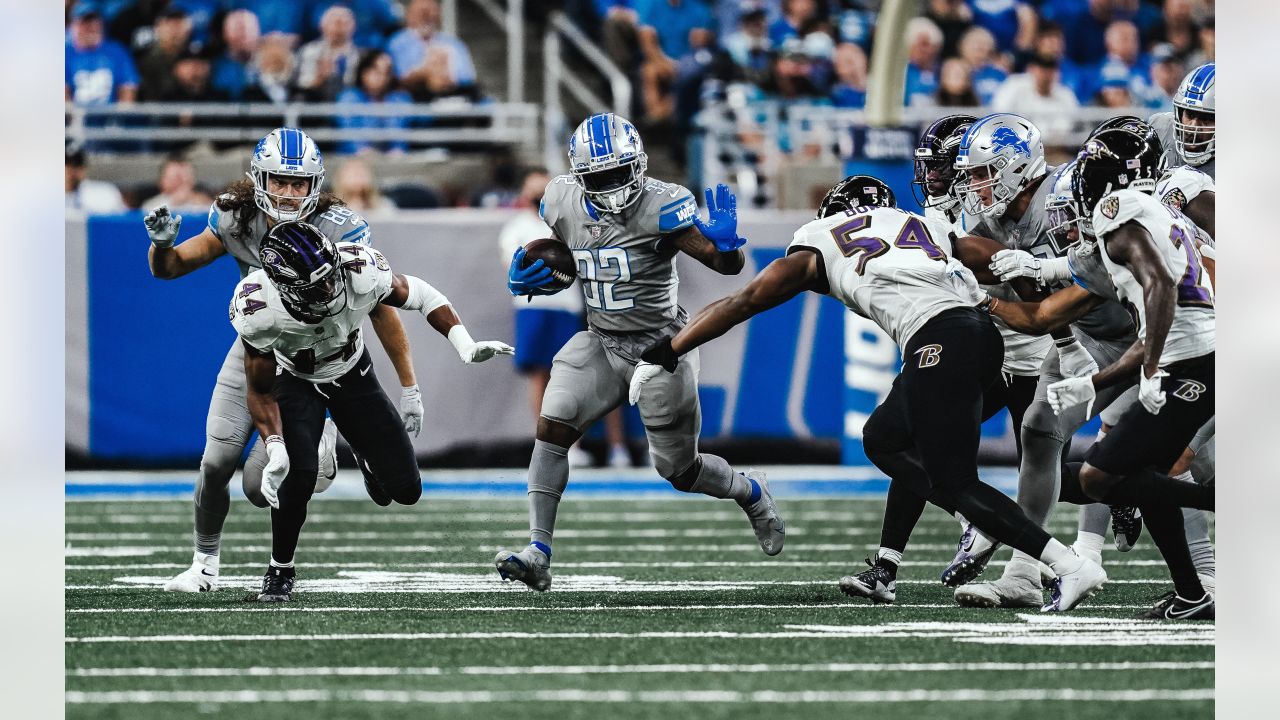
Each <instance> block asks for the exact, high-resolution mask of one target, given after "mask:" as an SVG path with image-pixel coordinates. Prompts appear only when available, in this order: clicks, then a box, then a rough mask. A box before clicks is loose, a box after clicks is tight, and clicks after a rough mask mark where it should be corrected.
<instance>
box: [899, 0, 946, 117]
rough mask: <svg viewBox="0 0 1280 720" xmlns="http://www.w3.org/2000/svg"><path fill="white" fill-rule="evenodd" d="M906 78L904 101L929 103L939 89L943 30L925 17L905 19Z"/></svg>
mask: <svg viewBox="0 0 1280 720" xmlns="http://www.w3.org/2000/svg"><path fill="white" fill-rule="evenodd" d="M906 43H907V79H906V83H905V87H904V88H903V96H904V97H903V102H905V103H906V104H907V105H922V104H923V105H929V104H931V103H932V102H933V96H934V94H935V93H936V92H938V54H939V53H940V52H941V50H942V31H941V30H939V29H938V26H937V25H934V24H933V21H932V20H930V19H928V18H923V17H916V18H911V20H909V21H907V31H906Z"/></svg>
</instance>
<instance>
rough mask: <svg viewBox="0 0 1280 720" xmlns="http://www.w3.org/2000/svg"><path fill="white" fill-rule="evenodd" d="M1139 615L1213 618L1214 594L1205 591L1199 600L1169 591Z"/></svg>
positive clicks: (1165, 618)
mask: <svg viewBox="0 0 1280 720" xmlns="http://www.w3.org/2000/svg"><path fill="white" fill-rule="evenodd" d="M1138 617H1139V618H1140V619H1142V620H1213V619H1214V617H1215V612H1214V606H1213V596H1212V595H1210V594H1209V593H1205V594H1204V597H1201V598H1200V599H1199V600H1187V599H1186V598H1184V597H1182V596H1180V595H1178V594H1177V593H1173V592H1168V593H1165V594H1164V595H1161V596H1160V599H1159V600H1157V601H1156V604H1155V605H1154V606H1153V607H1152V608H1151V609H1150V610H1147V611H1146V612H1144V613H1142V614H1141V615H1139V616H1138Z"/></svg>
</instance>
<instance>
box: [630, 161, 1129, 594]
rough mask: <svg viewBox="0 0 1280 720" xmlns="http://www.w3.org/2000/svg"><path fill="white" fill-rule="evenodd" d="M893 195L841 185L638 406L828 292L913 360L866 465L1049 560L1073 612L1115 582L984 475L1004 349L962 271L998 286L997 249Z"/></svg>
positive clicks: (711, 308)
mask: <svg viewBox="0 0 1280 720" xmlns="http://www.w3.org/2000/svg"><path fill="white" fill-rule="evenodd" d="M870 187H874V188H876V191H875V192H870V191H869V188H870ZM868 197H874V198H877V199H878V200H879V203H878V206H866V205H865V204H864V203H865V202H866V198H868ZM892 198H893V195H892V192H891V191H890V190H889V188H888V187H887V186H885V185H884V184H883V183H881V182H880V181H879V180H876V179H875V178H870V177H866V176H854V177H849V178H846V179H845V180H843V181H841V182H840V183H839V184H837V185H836V186H835V187H833V188H832V189H831V191H830V192H828V193H827V196H826V197H825V198H824V199H823V202H822V204H821V206H820V207H819V208H818V215H817V218H816V219H815V220H814V221H812V222H810V223H808V224H807V225H805V226H803V227H801V228H800V229H799V230H797V231H796V234H795V237H794V239H793V240H792V242H791V245H790V247H789V248H788V251H787V252H788V254H787V256H786V257H784V258H782V259H780V260H777V261H774V262H773V263H771V264H770V265H769V266H768V267H767V268H765V269H764V270H763V271H762V272H761V273H760V274H759V275H757V276H756V277H755V278H754V279H752V280H751V282H749V283H747V285H746V286H745V287H744V288H743V289H742V290H740V291H739V292H738V293H736V294H734V295H731V296H729V297H727V298H724V299H722V300H719V301H717V302H714V303H712V304H711V305H708V306H707V307H706V308H704V309H703V310H702V311H701V312H699V313H698V314H697V316H695V317H694V318H693V320H691V321H690V322H689V324H688V326H686V327H685V328H684V329H683V330H681V331H680V332H679V333H676V334H675V336H674V337H670V338H667V339H664V340H661V341H660V342H658V343H657V344H656V345H654V346H653V347H651V348H649V349H648V350H646V351H645V352H644V353H643V354H642V356H641V359H642V360H643V361H644V363H642V364H641V365H640V366H639V367H638V368H637V369H636V373H635V377H634V378H633V379H632V382H631V391H630V395H631V399H632V400H633V401H635V400H639V401H640V402H643V401H644V397H645V394H646V393H647V392H648V389H647V387H646V386H647V384H648V383H649V382H652V381H653V379H654V378H661V377H663V376H664V375H665V374H666V373H669V372H674V371H678V370H679V369H680V367H681V364H682V363H681V362H680V358H681V356H682V355H684V354H686V353H689V352H690V351H692V350H694V349H695V348H697V347H698V346H699V345H702V344H703V343H705V342H707V341H709V340H712V339H714V338H717V337H719V336H721V335H723V334H724V333H725V332H727V331H728V330H729V329H730V328H732V327H733V326H735V325H737V324H739V323H742V322H745V321H746V320H747V319H749V318H751V317H752V316H754V315H757V314H759V313H761V312H764V311H765V310H768V309H769V308H772V307H774V306H776V305H779V304H781V303H783V302H786V301H787V300H789V299H791V298H792V297H794V296H795V295H797V294H799V293H801V292H804V291H811V292H816V293H821V294H827V295H831V296H832V297H834V298H836V299H837V300H840V301H841V302H843V303H844V304H845V305H846V306H847V307H849V309H851V310H853V311H854V312H856V313H858V314H859V315H862V316H864V317H867V318H869V319H871V320H873V321H874V322H875V323H876V324H877V325H879V326H880V327H881V328H882V329H883V330H884V331H885V332H887V333H888V334H889V335H890V336H891V337H892V338H893V339H894V341H895V342H897V343H898V344H899V346H900V347H901V348H902V355H903V358H904V359H905V361H904V363H903V368H902V371H901V373H900V374H899V375H898V377H897V378H896V379H895V380H894V383H893V388H892V390H890V392H889V394H888V396H886V398H885V400H884V402H882V403H881V404H880V406H879V407H877V408H876V410H875V411H874V412H873V413H872V414H871V417H870V418H869V419H868V420H867V423H866V425H865V426H864V428H863V446H864V447H865V449H866V451H867V456H868V457H869V458H870V459H871V460H872V461H873V462H874V463H875V464H876V466H877V467H879V468H880V469H881V470H883V471H884V472H885V473H886V474H887V475H889V477H890V478H891V483H905V484H906V485H907V487H909V488H910V489H911V491H912V492H915V493H916V494H918V495H920V496H922V497H925V498H927V499H928V500H929V501H930V502H932V503H933V504H935V505H937V506H938V507H941V508H943V509H944V510H946V511H947V512H949V513H955V512H956V511H959V512H961V513H963V515H964V516H965V517H966V518H967V519H968V520H969V521H970V522H972V523H974V524H975V525H976V526H977V527H979V528H980V529H982V531H983V532H985V533H987V534H989V535H990V536H992V537H994V538H995V539H997V540H998V541H1000V542H1003V543H1007V544H1009V545H1011V546H1012V547H1015V548H1018V549H1020V550H1022V551H1023V552H1026V553H1028V554H1029V555H1031V556H1032V557H1036V558H1039V559H1040V560H1042V561H1044V562H1045V563H1047V564H1048V565H1049V566H1050V567H1051V568H1052V569H1053V570H1054V572H1056V573H1057V574H1058V580H1057V583H1056V585H1055V588H1054V592H1053V596H1052V599H1051V601H1050V602H1049V603H1048V604H1047V605H1045V606H1044V608H1043V609H1044V610H1046V611H1066V610H1070V609H1072V608H1073V607H1075V606H1076V604H1077V603H1079V602H1080V601H1081V600H1083V599H1084V598H1085V597H1087V596H1088V595H1089V594H1091V593H1093V592H1094V591H1095V590H1097V589H1098V588H1099V587H1101V586H1102V584H1103V583H1104V582H1105V581H1106V577H1107V576H1106V573H1104V572H1103V570H1102V568H1101V567H1099V566H1098V564H1097V563H1095V562H1093V561H1092V560H1089V559H1086V558H1081V557H1080V556H1078V555H1076V554H1075V553H1074V552H1073V551H1072V550H1071V549H1070V548H1068V547H1066V546H1065V545H1063V544H1062V543H1060V542H1058V541H1057V540H1054V539H1053V538H1052V537H1050V536H1049V534H1048V533H1047V532H1046V531H1045V530H1044V529H1043V528H1041V527H1040V526H1039V525H1037V524H1036V523H1034V522H1032V521H1031V520H1029V519H1028V518H1027V516H1026V515H1025V514H1024V513H1023V512H1022V510H1021V508H1019V507H1018V504H1017V503H1015V502H1014V501H1013V500H1012V499H1010V498H1009V497H1007V496H1005V495H1004V494H1003V493H1001V492H1000V491H999V490H996V489H995V488H993V487H991V486H990V485H987V484H985V483H983V482H981V481H980V480H979V478H978V467H977V455H978V442H979V436H980V425H981V413H982V401H983V395H984V393H985V392H986V390H987V388H988V387H989V386H990V385H991V384H992V383H993V382H996V381H997V378H998V376H999V374H1000V368H1001V364H1002V362H1003V358H1004V345H1003V342H1002V341H1001V338H1000V333H999V331H998V330H997V329H996V326H995V324H994V323H993V322H992V320H991V317H990V316H989V315H988V314H986V313H984V312H982V311H980V310H978V309H977V308H974V307H973V305H972V302H971V300H970V298H969V297H968V294H967V289H966V283H965V282H963V281H961V280H960V279H958V277H957V276H963V275H967V274H969V273H968V271H966V270H965V269H964V266H963V265H961V264H960V262H961V261H963V262H964V264H965V265H968V266H969V267H972V268H974V270H975V272H977V273H978V275H979V278H978V279H979V280H981V281H984V282H992V281H993V280H994V276H992V275H991V273H990V271H989V270H988V269H987V265H988V263H989V262H990V257H991V254H992V253H993V252H994V250H996V249H999V245H998V244H996V243H995V242H994V241H991V240H987V239H986V238H974V237H964V238H957V237H956V236H955V235H954V233H952V232H951V231H950V228H949V227H948V226H947V225H946V224H945V223H942V222H939V221H936V220H931V219H927V218H923V217H920V216H918V215H914V214H911V213H908V212H905V211H903V210H899V209H897V208H896V207H893V200H892ZM890 238H892V240H890ZM953 258H957V259H953ZM968 280H969V281H970V282H972V281H973V278H972V277H970V278H968Z"/></svg>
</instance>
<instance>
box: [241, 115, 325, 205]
mask: <svg viewBox="0 0 1280 720" xmlns="http://www.w3.org/2000/svg"><path fill="white" fill-rule="evenodd" d="M245 174H246V175H248V176H249V179H250V180H252V181H253V200H254V202H255V203H256V204H257V206H258V209H259V210H261V211H262V212H264V213H266V214H267V216H268V217H270V218H271V219H272V220H277V221H279V222H290V221H293V220H302V219H304V218H306V217H307V216H308V215H310V214H311V211H313V210H315V209H316V204H317V203H318V202H319V201H320V186H321V185H323V184H324V158H322V157H321V156H320V148H318V147H316V143H315V141H314V140H312V139H311V138H310V137H308V136H307V134H306V133H304V132H302V131H301V130H298V129H297V128H287V127H285V128H276V129H275V130H272V131H271V132H270V133H268V134H267V136H266V137H264V138H262V139H261V140H259V141H258V146H257V147H256V148H254V150H253V158H252V159H250V160H249V172H247V173H245ZM272 175H276V176H281V175H284V176H289V177H305V178H310V179H311V187H310V188H309V189H308V190H307V194H306V195H305V196H302V197H296V196H293V195H279V194H275V193H272V192H271V191H270V186H269V185H268V180H269V179H270V177H271V176H272ZM287 208H292V209H287Z"/></svg>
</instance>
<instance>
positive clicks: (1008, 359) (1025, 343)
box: [924, 208, 1053, 377]
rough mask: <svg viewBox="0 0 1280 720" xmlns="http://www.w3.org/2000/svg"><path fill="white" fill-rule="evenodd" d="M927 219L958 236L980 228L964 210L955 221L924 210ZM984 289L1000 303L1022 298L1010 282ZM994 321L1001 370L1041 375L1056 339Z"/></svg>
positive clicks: (945, 214) (932, 210)
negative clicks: (1001, 348) (1000, 348)
mask: <svg viewBox="0 0 1280 720" xmlns="http://www.w3.org/2000/svg"><path fill="white" fill-rule="evenodd" d="M924 216H925V217H927V218H929V219H931V220H937V221H939V222H944V223H949V224H950V225H951V231H952V232H954V233H955V234H956V235H958V236H964V235H968V234H969V229H970V228H972V227H974V226H975V225H977V223H976V222H974V220H973V219H972V218H970V217H969V216H968V215H967V214H965V213H964V211H963V210H961V211H959V212H958V214H957V215H956V218H955V220H952V219H951V218H950V217H949V216H948V215H947V213H946V212H944V211H942V210H939V209H937V208H925V210H924ZM982 287H983V289H984V290H986V291H987V293H988V294H989V295H991V296H992V297H997V298H1000V299H1001V300H1021V299H1022V298H1020V297H1018V294H1017V293H1016V292H1014V290H1013V287H1012V286H1010V285H1009V283H999V284H996V285H983V286H982ZM991 319H992V320H994V321H995V323H996V327H997V328H998V329H999V330H1000V337H1001V338H1002V339H1003V340H1004V363H1003V365H1001V368H1000V369H1001V370H1002V371H1003V372H1006V373H1009V374H1010V375H1023V376H1027V377H1034V376H1037V375H1039V374H1040V366H1041V365H1043V364H1044V356H1045V355H1047V354H1048V353H1049V348H1051V347H1053V339H1052V338H1050V337H1049V336H1048V335H1024V334H1022V333H1020V332H1018V331H1016V330H1014V329H1013V328H1010V327H1009V326H1008V325H1006V324H1005V323H1004V321H1003V320H1001V319H1000V318H998V317H995V316H992V318H991Z"/></svg>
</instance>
